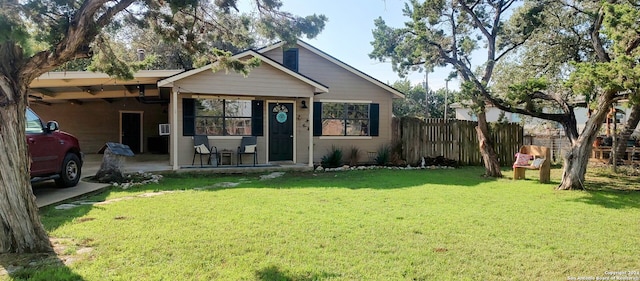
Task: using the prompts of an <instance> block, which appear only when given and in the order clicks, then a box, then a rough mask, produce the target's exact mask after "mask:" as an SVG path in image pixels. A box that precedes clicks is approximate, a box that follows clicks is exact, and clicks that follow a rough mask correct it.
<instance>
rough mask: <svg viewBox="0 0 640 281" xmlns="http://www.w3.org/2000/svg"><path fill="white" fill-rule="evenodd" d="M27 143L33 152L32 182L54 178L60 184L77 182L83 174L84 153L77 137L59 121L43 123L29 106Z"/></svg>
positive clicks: (71, 184) (74, 184) (30, 152)
mask: <svg viewBox="0 0 640 281" xmlns="http://www.w3.org/2000/svg"><path fill="white" fill-rule="evenodd" d="M26 121H27V124H26V134H27V144H28V145H29V154H30V155H31V182H32V183H33V182H38V181H44V180H51V179H53V180H55V182H56V185H57V186H58V187H72V186H76V185H77V184H78V181H80V176H81V175H82V161H83V156H84V155H83V154H82V151H81V150H80V145H79V143H78V139H77V138H76V137H74V136H72V135H70V134H68V133H65V132H62V131H60V130H59V128H58V122H56V121H49V122H47V124H43V123H42V121H41V120H40V117H38V115H36V114H35V113H34V112H33V111H32V110H31V109H30V108H27V120H26Z"/></svg>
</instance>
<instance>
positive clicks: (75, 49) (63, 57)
mask: <svg viewBox="0 0 640 281" xmlns="http://www.w3.org/2000/svg"><path fill="white" fill-rule="evenodd" d="M135 1H136V0H122V1H120V2H118V3H117V4H116V5H114V6H112V7H110V8H108V9H107V10H106V12H105V13H104V14H102V15H101V16H100V17H99V18H98V20H97V21H96V22H94V20H93V19H94V18H95V16H96V14H97V13H98V11H100V10H101V9H103V8H104V7H103V5H104V4H105V3H107V2H111V1H110V0H86V1H84V2H83V3H82V6H80V8H79V9H78V11H77V12H76V13H75V14H74V15H73V17H72V18H71V22H70V25H69V27H68V29H67V31H66V33H65V35H64V37H63V38H62V40H61V41H60V42H59V43H58V44H56V45H55V46H54V48H53V49H49V50H45V51H41V52H39V53H37V54H35V55H33V56H32V57H31V58H30V59H29V60H28V61H27V63H26V64H25V65H24V66H23V67H22V68H21V69H20V75H19V79H20V80H21V81H22V82H23V83H24V85H28V84H30V82H31V81H32V80H33V79H35V78H37V77H38V76H40V75H42V74H43V73H45V72H47V71H49V70H51V69H53V68H55V67H57V66H60V65H62V64H63V63H64V62H66V61H69V60H71V59H75V58H81V57H89V56H90V54H89V44H90V43H91V42H93V41H94V39H95V37H96V35H97V34H98V33H99V32H100V30H101V29H102V28H103V27H104V26H106V25H107V24H108V23H109V22H110V21H111V19H112V18H113V16H115V15H116V14H117V13H119V12H120V11H122V10H123V9H125V8H127V7H128V6H130V5H131V4H132V3H133V2H135Z"/></svg>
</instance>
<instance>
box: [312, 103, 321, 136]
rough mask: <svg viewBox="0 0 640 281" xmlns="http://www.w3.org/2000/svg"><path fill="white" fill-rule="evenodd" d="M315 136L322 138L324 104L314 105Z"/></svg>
mask: <svg viewBox="0 0 640 281" xmlns="http://www.w3.org/2000/svg"><path fill="white" fill-rule="evenodd" d="M313 135H314V136H322V103H321V102H314V103H313Z"/></svg>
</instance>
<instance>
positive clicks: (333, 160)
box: [321, 146, 342, 168]
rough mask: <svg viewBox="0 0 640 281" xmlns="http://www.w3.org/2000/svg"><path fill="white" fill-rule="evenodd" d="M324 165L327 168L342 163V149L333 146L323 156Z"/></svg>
mask: <svg viewBox="0 0 640 281" xmlns="http://www.w3.org/2000/svg"><path fill="white" fill-rule="evenodd" d="M321 163H322V167H325V168H336V167H338V166H340V165H342V149H340V148H338V147H336V146H331V150H329V153H328V154H327V155H325V156H322V161H321Z"/></svg>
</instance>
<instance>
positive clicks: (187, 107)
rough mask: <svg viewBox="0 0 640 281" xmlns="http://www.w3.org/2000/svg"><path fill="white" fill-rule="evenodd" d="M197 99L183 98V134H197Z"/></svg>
mask: <svg viewBox="0 0 640 281" xmlns="http://www.w3.org/2000/svg"><path fill="white" fill-rule="evenodd" d="M195 101H196V100H194V99H182V135H183V136H193V135H195V131H196V129H195V119H196V102H195Z"/></svg>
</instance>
